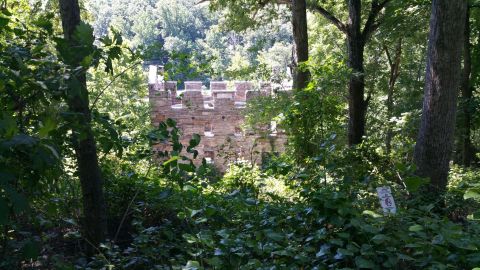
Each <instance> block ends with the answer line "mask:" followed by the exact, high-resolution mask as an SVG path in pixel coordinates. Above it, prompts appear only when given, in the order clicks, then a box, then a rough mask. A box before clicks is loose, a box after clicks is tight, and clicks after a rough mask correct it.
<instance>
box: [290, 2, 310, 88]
mask: <svg viewBox="0 0 480 270" xmlns="http://www.w3.org/2000/svg"><path fill="white" fill-rule="evenodd" d="M291 9H292V27H293V39H294V46H295V55H294V63H293V89H303V88H305V87H307V84H308V81H309V80H310V72H309V71H308V70H306V69H301V68H299V67H298V65H299V64H301V63H303V62H305V61H307V60H308V31H307V4H306V1H305V0H292V6H291Z"/></svg>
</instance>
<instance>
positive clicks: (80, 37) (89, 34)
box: [73, 22, 95, 46]
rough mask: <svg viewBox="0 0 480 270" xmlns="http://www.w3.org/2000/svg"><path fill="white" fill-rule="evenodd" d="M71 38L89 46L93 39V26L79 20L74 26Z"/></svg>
mask: <svg viewBox="0 0 480 270" xmlns="http://www.w3.org/2000/svg"><path fill="white" fill-rule="evenodd" d="M73 39H74V40H75V41H77V42H78V43H79V44H81V45H83V46H91V45H93V42H94V41H95V37H94V36H93V28H92V26H90V25H89V24H87V23H85V22H80V23H79V24H78V25H77V27H76V28H75V32H74V33H73Z"/></svg>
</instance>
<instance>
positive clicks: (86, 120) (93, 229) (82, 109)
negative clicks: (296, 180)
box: [60, 0, 107, 254]
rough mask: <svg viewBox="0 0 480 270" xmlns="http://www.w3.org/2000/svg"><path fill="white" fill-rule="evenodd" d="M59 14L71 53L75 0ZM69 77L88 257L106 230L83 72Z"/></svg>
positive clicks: (65, 0)
mask: <svg viewBox="0 0 480 270" xmlns="http://www.w3.org/2000/svg"><path fill="white" fill-rule="evenodd" d="M60 14H61V17H62V27H63V33H64V36H65V39H66V40H67V41H68V42H69V44H70V46H72V50H74V46H75V40H74V39H73V38H72V36H73V34H74V31H75V28H76V27H77V26H78V25H79V24H80V8H79V5H78V0H60ZM78 66H80V64H78ZM72 75H73V76H74V78H72V79H70V80H77V81H78V82H70V83H80V87H79V89H80V91H78V92H75V91H70V92H72V93H74V92H75V93H76V94H73V95H72V96H67V98H66V101H67V104H68V107H69V109H70V111H72V112H74V113H76V114H77V115H78V119H77V121H78V122H77V123H75V128H74V130H72V133H73V134H74V135H73V136H72V141H73V146H74V150H75V154H76V158H77V172H78V175H79V178H80V184H81V188H82V196H83V215H84V220H83V231H84V236H85V240H86V242H87V245H86V247H87V253H89V254H92V253H94V252H95V251H96V250H95V249H96V248H97V247H98V246H99V244H100V243H101V242H103V241H105V234H106V230H107V221H106V220H107V219H106V210H105V199H104V194H103V181H102V178H101V172H100V167H99V165H98V158H97V149H96V144H95V138H94V135H93V132H92V127H91V113H90V108H89V101H88V91H87V83H86V74H85V70H82V71H80V72H77V73H75V74H72Z"/></svg>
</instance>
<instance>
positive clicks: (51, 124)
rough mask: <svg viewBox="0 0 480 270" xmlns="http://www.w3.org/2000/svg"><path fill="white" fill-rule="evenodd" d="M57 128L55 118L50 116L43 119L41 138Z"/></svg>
mask: <svg viewBox="0 0 480 270" xmlns="http://www.w3.org/2000/svg"><path fill="white" fill-rule="evenodd" d="M56 128H57V122H56V121H55V119H53V118H51V117H49V118H47V119H45V120H43V121H42V127H41V128H40V129H39V130H38V135H39V136H40V138H45V137H47V135H48V133H49V132H50V131H52V130H55V129H56Z"/></svg>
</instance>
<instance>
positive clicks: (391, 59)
mask: <svg viewBox="0 0 480 270" xmlns="http://www.w3.org/2000/svg"><path fill="white" fill-rule="evenodd" d="M383 48H384V50H385V54H386V55H387V60H388V66H389V67H390V76H389V79H388V90H387V91H388V92H387V104H386V105H387V106H386V107H387V121H389V122H390V118H392V116H393V92H394V90H395V83H396V82H397V79H398V76H399V75H400V62H401V57H402V39H401V38H400V39H399V40H398V42H397V46H396V48H395V54H394V55H392V54H391V52H390V49H389V48H388V46H387V45H384V47H383ZM392 137H393V131H392V126H391V124H390V123H388V127H387V134H386V135H385V149H386V153H387V155H388V154H390V151H391V149H392Z"/></svg>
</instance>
